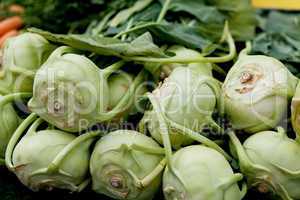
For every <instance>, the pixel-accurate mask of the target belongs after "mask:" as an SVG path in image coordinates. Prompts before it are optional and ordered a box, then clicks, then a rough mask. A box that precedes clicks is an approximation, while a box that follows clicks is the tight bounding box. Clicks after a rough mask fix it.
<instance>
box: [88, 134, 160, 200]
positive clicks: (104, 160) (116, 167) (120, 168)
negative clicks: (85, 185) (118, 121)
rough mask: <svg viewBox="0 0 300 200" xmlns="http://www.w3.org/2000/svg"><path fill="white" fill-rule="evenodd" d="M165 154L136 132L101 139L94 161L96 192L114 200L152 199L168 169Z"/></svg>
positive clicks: (156, 145)
mask: <svg viewBox="0 0 300 200" xmlns="http://www.w3.org/2000/svg"><path fill="white" fill-rule="evenodd" d="M163 157H164V150H163V149H162V148H161V147H160V146H159V145H158V144H157V143H156V142H155V141H154V140H153V139H152V138H149V137H147V136H145V135H143V134H140V133H139V132H136V131H130V130H118V131H114V132H111V133H109V134H108V135H106V136H104V137H102V138H101V139H100V140H99V141H98V143H97V144H96V147H95V149H94V152H93V154H92V157H91V162H90V169H91V174H92V179H93V190H94V191H96V192H97V193H101V194H105V195H107V196H110V197H112V198H114V199H132V200H133V199H134V200H147V199H152V198H153V197H154V195H155V193H156V192H157V190H158V189H159V186H160V183H161V175H162V171H163V169H164V167H165V160H164V159H163Z"/></svg>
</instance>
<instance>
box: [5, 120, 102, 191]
mask: <svg viewBox="0 0 300 200" xmlns="http://www.w3.org/2000/svg"><path fill="white" fill-rule="evenodd" d="M29 117H31V116H29ZM41 122H42V120H41V119H38V120H37V121H35V123H33V124H32V126H31V127H30V128H29V130H28V132H27V133H26V135H25V136H24V137H23V138H21V140H20V141H19V142H17V141H18V140H16V138H17V139H18V137H16V138H13V140H12V141H11V142H10V144H9V150H8V152H12V151H11V149H13V152H12V155H11V154H9V153H8V157H7V158H6V159H7V160H8V162H7V163H8V164H7V165H8V168H9V169H10V170H12V171H13V172H14V173H15V174H16V176H17V177H18V178H19V180H20V181H21V182H22V183H23V184H24V185H25V186H27V187H28V188H30V189H31V190H33V191H39V190H52V189H55V188H59V189H66V190H70V191H73V192H75V191H81V190H82V189H83V188H84V187H85V186H86V185H87V183H88V178H89V177H88V171H89V159H90V151H89V149H90V145H91V143H92V142H93V141H94V139H95V137H97V136H99V134H98V133H95V132H91V133H86V134H84V135H81V136H79V137H77V138H76V136H74V135H73V134H70V133H66V132H63V131H59V130H50V129H49V130H37V127H38V126H39V125H40V124H41ZM23 123H28V122H27V121H26V120H25V121H24V122H23ZM23 125H24V124H21V125H20V127H21V128H20V129H17V131H16V132H15V135H20V134H21V133H22V132H23V131H24V129H23V130H22V126H23ZM23 127H24V126H23ZM15 135H14V136H15ZM16 143H17V144H16ZM14 144H16V146H15V145H14ZM14 146H15V148H14ZM10 159H11V161H10Z"/></svg>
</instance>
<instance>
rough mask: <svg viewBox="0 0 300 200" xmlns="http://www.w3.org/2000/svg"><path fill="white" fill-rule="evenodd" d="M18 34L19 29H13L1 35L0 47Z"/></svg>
mask: <svg viewBox="0 0 300 200" xmlns="http://www.w3.org/2000/svg"><path fill="white" fill-rule="evenodd" d="M16 35H18V31H17V30H11V31H8V32H7V33H5V34H4V35H3V36H1V37H0V48H2V47H3V46H4V43H5V41H6V40H7V39H8V38H10V37H13V36H16Z"/></svg>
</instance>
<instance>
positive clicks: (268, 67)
mask: <svg viewBox="0 0 300 200" xmlns="http://www.w3.org/2000/svg"><path fill="white" fill-rule="evenodd" d="M297 82H298V79H297V78H296V77H295V76H293V75H292V74H291V73H290V72H289V71H288V69H287V68H286V67H285V66H284V65H283V64H282V63H281V62H280V61H278V60H276V59H275V58H272V57H267V56H262V55H241V56H240V58H239V59H238V61H237V62H236V63H235V64H234V66H233V67H232V68H231V69H230V71H229V73H228V75H227V77H226V80H225V82H224V85H223V90H222V93H223V95H224V105H225V113H226V115H227V116H228V118H229V120H230V122H231V123H232V126H233V128H234V129H238V130H244V131H245V132H248V133H255V132H258V131H263V130H268V129H269V128H274V127H276V125H277V124H278V123H279V122H280V120H281V119H282V117H283V116H284V115H285V114H286V112H287V108H288V103H289V100H290V99H291V98H292V96H293V95H294V91H295V89H296V84H297Z"/></svg>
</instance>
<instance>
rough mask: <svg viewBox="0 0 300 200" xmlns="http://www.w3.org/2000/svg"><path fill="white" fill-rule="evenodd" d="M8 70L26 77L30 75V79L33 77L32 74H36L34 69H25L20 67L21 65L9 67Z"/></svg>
mask: <svg viewBox="0 0 300 200" xmlns="http://www.w3.org/2000/svg"><path fill="white" fill-rule="evenodd" d="M8 70H9V71H11V72H12V73H15V74H22V75H24V76H26V77H30V78H32V79H34V76H35V74H36V72H35V71H32V70H27V69H24V68H21V67H11V68H9V69H8Z"/></svg>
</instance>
